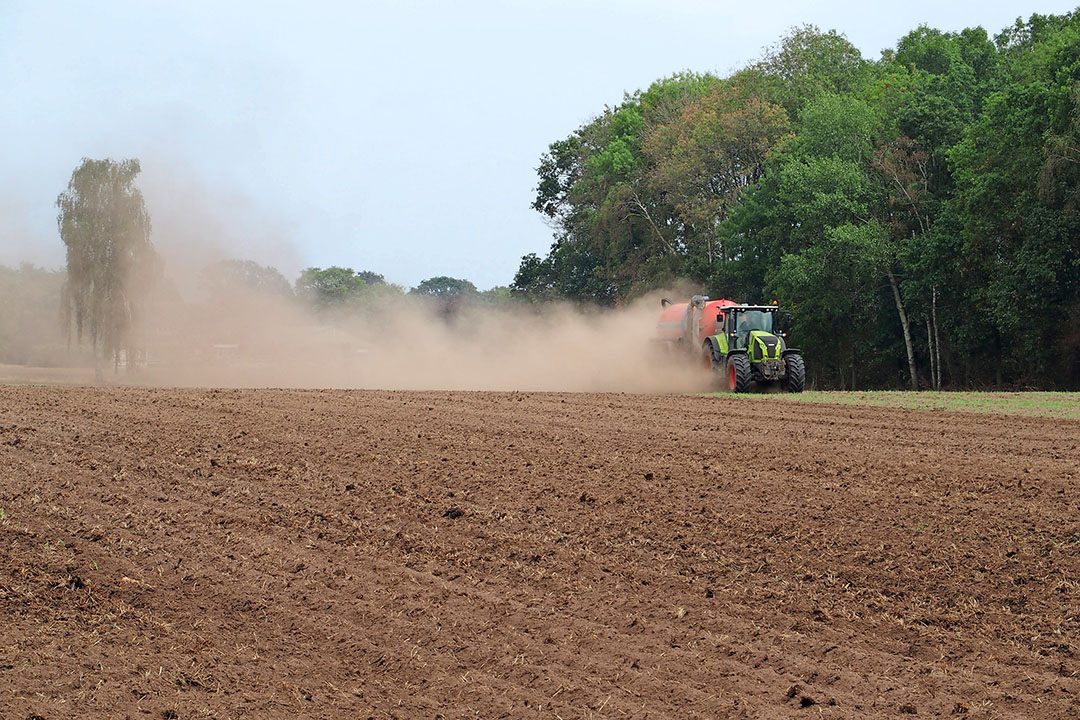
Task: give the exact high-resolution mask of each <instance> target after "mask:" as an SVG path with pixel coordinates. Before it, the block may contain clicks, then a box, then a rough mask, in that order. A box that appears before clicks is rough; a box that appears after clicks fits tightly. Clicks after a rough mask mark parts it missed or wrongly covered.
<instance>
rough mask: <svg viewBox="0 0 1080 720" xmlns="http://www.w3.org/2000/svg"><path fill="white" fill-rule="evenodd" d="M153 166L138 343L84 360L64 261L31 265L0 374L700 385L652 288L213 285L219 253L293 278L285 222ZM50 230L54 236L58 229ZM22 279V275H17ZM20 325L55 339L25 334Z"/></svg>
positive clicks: (636, 388) (408, 384) (378, 385)
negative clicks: (540, 299)
mask: <svg viewBox="0 0 1080 720" xmlns="http://www.w3.org/2000/svg"><path fill="white" fill-rule="evenodd" d="M161 165H163V164H162V163H154V164H151V165H150V166H148V171H147V173H146V175H145V177H144V178H143V179H142V181H141V182H140V186H141V187H142V189H143V191H144V195H145V198H146V201H147V209H148V210H149V212H150V215H151V218H152V224H153V229H152V234H151V241H152V243H153V246H154V248H155V251H156V253H157V256H158V257H159V258H160V260H161V261H160V263H157V264H156V266H155V268H154V272H155V275H154V277H142V278H140V279H139V280H138V281H137V284H138V285H140V286H142V287H149V288H151V290H150V293H149V297H148V299H147V300H146V301H145V302H143V303H141V304H140V305H139V306H138V307H137V308H136V309H137V312H136V314H135V316H134V321H135V327H134V333H135V336H134V342H130V343H128V344H127V346H128V347H131V348H136V349H137V352H134V353H133V352H131V351H126V352H125V353H123V354H122V356H121V358H120V360H121V361H120V363H119V367H114V363H113V362H112V361H104V362H102V363H101V369H102V370H101V372H95V369H94V368H93V367H92V366H93V364H94V362H93V360H92V359H89V358H92V355H91V354H90V352H89V349H88V347H87V346H86V341H85V338H84V341H83V344H82V345H81V346H80V345H79V343H78V342H74V343H73V344H72V346H71V347H70V348H67V349H65V346H66V345H67V343H68V338H66V337H63V334H62V332H61V330H60V328H59V327H57V328H56V332H55V334H53V332H52V329H51V328H52V327H53V326H54V325H56V318H57V316H58V315H59V312H58V310H59V287H60V284H61V283H62V281H63V273H62V272H58V273H51V274H50V273H49V272H45V271H35V272H38V274H39V275H40V280H34V282H35V283H37V285H36V286H35V287H38V286H40V291H35V293H30V292H28V291H25V290H22V289H20V288H19V287H16V286H15V285H12V288H14V290H17V291H18V297H16V298H14V299H11V298H6V295H5V293H3V292H0V298H6V300H7V302H8V307H9V309H10V308H11V307H12V306H18V305H20V304H21V305H23V306H25V308H31V309H33V313H34V314H33V318H31V320H32V321H31V320H28V321H26V322H23V321H20V323H19V324H17V325H16V324H15V323H14V322H12V323H7V324H3V323H0V341H3V342H0V345H5V346H6V347H7V351H6V352H0V363H9V365H0V382H3V381H10V380H11V379H15V380H16V381H18V380H20V379H27V378H28V379H30V380H34V379H35V378H36V379H40V380H41V381H44V382H50V381H59V382H79V383H81V382H86V383H95V382H103V383H106V384H122V385H137V386H159V387H166V386H184V387H237V388H240V387H293V388H301V387H302V388H370V389H387V390H393V389H410V390H503V391H513V390H520V391H617V392H665V391H689V390H696V389H704V388H705V387H706V382H707V379H706V377H704V376H705V373H703V372H702V371H701V370H700V367H698V366H696V365H695V364H694V363H689V362H687V359H686V358H682V357H672V356H671V355H670V354H669V353H666V352H664V348H663V347H661V346H659V345H658V344H657V343H656V341H655V340H654V335H655V330H656V320H657V317H658V314H659V311H660V303H659V298H660V295H659V294H655V295H650V296H649V297H647V298H643V299H641V300H639V301H637V302H634V303H632V304H630V305H627V306H625V307H622V308H618V309H612V310H604V311H601V310H597V309H581V308H578V307H574V306H571V305H567V304H560V303H544V304H535V305H534V304H528V303H514V302H508V301H502V302H499V303H486V302H484V301H482V300H477V301H475V302H460V301H459V302H456V303H454V302H451V303H450V304H448V303H447V302H446V301H442V300H438V299H425V298H418V297H416V296H411V295H407V294H405V293H404V292H403V290H402V289H401V288H395V287H392V286H387V288H381V289H380V288H379V286H376V292H373V293H372V294H371V296H370V297H365V298H363V299H361V300H358V301H356V302H354V303H351V304H349V305H348V307H347V308H344V309H342V308H339V309H337V310H332V309H326V308H323V309H319V308H316V307H313V306H312V305H310V304H309V303H307V302H305V301H304V300H303V299H300V298H297V297H293V296H290V295H287V294H282V293H278V294H274V293H271V292H265V291H260V290H258V289H254V288H248V287H245V286H243V285H240V284H235V285H234V286H231V287H221V286H210V285H208V284H207V283H206V282H205V278H206V274H205V273H206V270H207V268H208V267H210V266H212V265H214V264H215V263H219V262H220V261H222V260H226V259H230V258H242V259H245V260H246V259H250V260H253V261H255V262H256V263H259V264H261V265H265V266H271V267H277V268H280V269H281V270H283V271H284V273H285V274H286V276H287V277H290V278H291V277H295V275H296V273H297V272H298V271H299V267H300V261H299V257H300V254H299V253H297V252H295V250H294V249H293V248H292V247H290V246H289V244H288V242H287V241H286V240H285V238H287V237H288V235H289V227H288V226H287V225H286V224H285V223H280V222H277V221H275V220H274V219H272V218H270V219H268V218H266V217H262V216H260V215H259V213H258V212H256V211H255V209H254V207H255V206H254V204H253V203H250V202H248V201H246V200H245V199H244V198H243V197H241V196H235V197H234V196H228V195H227V196H224V197H223V196H222V194H221V192H220V191H218V190H210V189H208V188H206V187H205V186H202V185H200V184H199V183H198V182H197V181H195V180H193V179H192V177H191V175H190V173H187V172H185V171H184V169H183V168H176V167H172V168H169V167H161ZM150 168H157V170H156V171H155V170H152V169H150ZM55 242H56V244H57V246H58V247H62V245H61V243H60V240H59V238H56V240H55ZM363 269H373V270H377V268H363ZM28 272H29V271H28ZM9 274H11V275H12V277H15V275H14V274H12V273H9ZM26 277H30V276H29V275H27V274H26V273H23V274H22V275H19V278H18V279H19V282H24V281H25V278H26ZM35 277H37V276H35ZM3 279H4V278H2V277H0V280H3ZM31 279H33V278H31ZM0 284H2V283H0ZM24 284H25V282H24ZM3 289H4V288H2V287H0V290H3ZM7 294H11V293H7ZM687 296H688V294H687V293H679V292H674V293H673V294H671V295H670V297H672V298H673V299H676V298H677V299H684V298H685V297H687ZM19 298H22V300H21V301H20V300H19ZM25 308H24V309H25ZM9 314H10V313H9ZM34 318H37V319H34ZM9 325H10V326H11V327H8V326H9ZM26 327H32V328H35V332H37V334H38V335H41V334H42V333H45V332H46V331H47V334H48V335H49V338H51V339H44V338H43V337H38V335H35V336H34V337H30V336H29V335H27V334H26V333H25V332H24V331H23V330H22V329H21V328H26ZM5 328H6V329H5ZM72 340H75V339H74V338H72ZM16 344H18V345H19V352H17V353H16V352H14V349H15V346H16ZM23 345H25V348H24V347H22V346H23ZM0 350H4V348H0ZM129 355H130V356H131V357H130V360H131V361H130V362H128V360H129V357H128V356H129ZM36 358H37V359H40V358H44V360H38V361H37V362H35V359H36ZM11 363H18V364H19V365H18V366H16V365H12V364H11ZM23 365H48V366H49V367H50V369H51V372H49V373H39V374H37V375H35V374H34V373H33V372H30V371H28V370H25V369H23V367H22V366H23ZM12 368H14V369H12ZM75 370H78V372H75ZM69 371H70V372H69Z"/></svg>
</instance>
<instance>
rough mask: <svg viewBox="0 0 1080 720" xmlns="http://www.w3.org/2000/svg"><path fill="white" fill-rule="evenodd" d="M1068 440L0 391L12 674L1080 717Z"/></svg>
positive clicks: (208, 700)
mask: <svg viewBox="0 0 1080 720" xmlns="http://www.w3.org/2000/svg"><path fill="white" fill-rule="evenodd" d="M766 408H767V412H765V411H764V410H765V409H766ZM732 430H741V431H743V432H739V433H733V432H731V431H732ZM1078 445H1080V424H1077V423H1076V422H1070V421H1054V420H1047V419H1039V418H998V417H990V416H973V415H967V414H949V413H940V412H931V411H918V410H905V411H890V410H885V409H880V408H855V407H841V406H822V405H804V404H777V403H769V402H768V401H767V400H762V401H760V402H757V401H753V400H750V401H744V400H742V399H734V398H730V397H719V398H712V397H670V396H663V397H661V396H624V395H610V394H577V395H573V394H558V393H554V394H534V393H448V392H430V393H420V392H368V391H352V392H346V391H284V390H258V391H234V390H218V391H204V390H147V389H133V388H128V389H123V388H121V389H115V388H114V389H91V388H74V389H73V388H38V387H6V388H0V617H2V618H3V619H4V620H3V622H2V623H0V693H2V700H0V701H2V703H3V705H2V706H0V707H3V711H2V714H3V716H4V717H9V716H10V717H13V718H26V717H31V716H40V717H42V718H47V719H50V720H51V719H52V718H63V717H75V716H85V717H123V716H130V717H143V716H145V717H151V718H164V717H179V718H184V717H203V716H213V717H241V716H243V717H260V718H292V717H296V716H301V717H328V718H352V717H358V716H362V717H367V716H369V715H370V716H375V717H400V718H405V717H437V716H439V715H440V714H441V715H442V716H444V717H459V716H464V715H469V716H473V715H476V716H479V717H503V716H523V717H555V716H560V717H563V718H571V717H590V716H593V717H640V718H644V717H679V718H685V717H701V718H716V717H747V718H788V717H791V718H803V717H811V716H813V717H829V718H851V717H860V718H895V717H907V716H912V717H931V716H942V717H950V716H951V717H966V718H1009V717H1026V718H1066V717H1076V716H1077V715H1078V713H1080V704H1078V697H1080V679H1078V672H1080V659H1078V655H1077V652H1078V648H1077V638H1078V637H1080V620H1078V615H1077V607H1078V606H1080V598H1078V597H1077V591H1078V586H1077V581H1076V578H1077V577H1080V525H1077V522H1076V518H1077V517H1078V510H1080V506H1078V504H1077V503H1078V500H1077V494H1076V484H1077V478H1078V471H1077V468H1078V467H1080V447H1078Z"/></svg>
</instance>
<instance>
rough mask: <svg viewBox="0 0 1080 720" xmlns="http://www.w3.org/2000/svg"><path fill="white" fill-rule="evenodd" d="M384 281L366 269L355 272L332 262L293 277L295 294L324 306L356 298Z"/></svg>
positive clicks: (354, 300)
mask: <svg viewBox="0 0 1080 720" xmlns="http://www.w3.org/2000/svg"><path fill="white" fill-rule="evenodd" d="M385 285H386V281H385V280H384V279H383V276H382V275H378V274H377V273H373V272H370V271H361V272H357V271H355V270H353V269H352V268H344V267H338V266H336V265H335V266H332V267H328V268H325V269H324V268H317V267H309V268H305V269H304V270H302V271H301V272H300V276H299V277H298V278H297V279H296V295H297V297H299V298H300V299H302V300H305V301H307V302H309V303H310V304H312V305H314V306H315V307H317V308H321V309H325V308H330V307H342V306H344V305H345V304H347V303H351V302H356V301H358V300H361V299H363V298H365V297H367V296H369V295H370V294H371V291H372V289H373V288H375V287H378V286H385Z"/></svg>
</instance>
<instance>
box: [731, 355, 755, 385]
mask: <svg viewBox="0 0 1080 720" xmlns="http://www.w3.org/2000/svg"><path fill="white" fill-rule="evenodd" d="M727 369H728V372H727V375H728V390H730V391H731V392H736V393H744V392H747V391H748V390H750V358H748V357H746V356H745V355H742V354H738V355H729V356H728V359H727Z"/></svg>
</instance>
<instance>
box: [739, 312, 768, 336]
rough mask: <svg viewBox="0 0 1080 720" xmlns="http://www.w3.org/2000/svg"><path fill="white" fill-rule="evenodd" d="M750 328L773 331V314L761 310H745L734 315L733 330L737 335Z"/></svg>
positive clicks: (744, 332)
mask: <svg viewBox="0 0 1080 720" xmlns="http://www.w3.org/2000/svg"><path fill="white" fill-rule="evenodd" d="M751 330H763V331H765V332H772V331H773V314H772V313H771V312H764V311H762V310H746V311H745V312H741V313H739V314H738V315H736V317H735V332H736V333H738V334H739V335H744V334H746V333H749V332H750V331H751Z"/></svg>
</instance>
